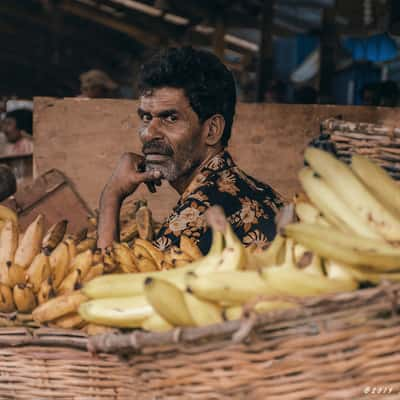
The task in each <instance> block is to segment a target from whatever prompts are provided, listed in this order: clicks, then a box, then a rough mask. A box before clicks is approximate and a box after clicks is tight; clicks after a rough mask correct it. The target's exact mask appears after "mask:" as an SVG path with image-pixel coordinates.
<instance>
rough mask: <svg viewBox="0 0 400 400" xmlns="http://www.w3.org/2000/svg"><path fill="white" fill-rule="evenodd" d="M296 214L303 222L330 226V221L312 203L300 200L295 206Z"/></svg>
mask: <svg viewBox="0 0 400 400" xmlns="http://www.w3.org/2000/svg"><path fill="white" fill-rule="evenodd" d="M295 209H296V215H297V217H298V218H299V220H300V221H301V222H305V223H308V224H320V225H324V226H329V225H330V224H329V222H328V221H327V220H326V219H325V218H324V217H323V216H322V214H321V212H320V211H319V210H318V209H317V208H316V207H314V206H313V205H312V204H310V203H306V202H305V201H299V202H297V203H296V206H295Z"/></svg>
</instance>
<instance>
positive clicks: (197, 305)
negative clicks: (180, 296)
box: [184, 292, 223, 326]
mask: <svg viewBox="0 0 400 400" xmlns="http://www.w3.org/2000/svg"><path fill="white" fill-rule="evenodd" d="M184 299H185V303H186V306H187V308H188V310H189V313H190V316H191V318H192V320H193V322H194V324H195V326H205V325H211V324H218V323H220V322H223V318H222V308H221V307H220V306H218V305H217V304H215V303H212V302H210V301H206V300H202V299H199V298H198V297H196V296H194V295H193V294H192V293H189V292H185V293H184Z"/></svg>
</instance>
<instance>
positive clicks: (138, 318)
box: [79, 296, 154, 328]
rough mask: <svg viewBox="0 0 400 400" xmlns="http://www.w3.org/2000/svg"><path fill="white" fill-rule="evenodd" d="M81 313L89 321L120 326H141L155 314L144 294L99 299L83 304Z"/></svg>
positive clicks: (80, 308) (80, 309)
mask: <svg viewBox="0 0 400 400" xmlns="http://www.w3.org/2000/svg"><path fill="white" fill-rule="evenodd" d="M79 315H80V316H81V317H82V318H83V319H84V320H85V321H88V322H91V323H96V324H100V325H107V326H113V327H119V328H140V326H141V325H142V323H143V321H144V320H146V319H147V318H149V317H150V316H152V315H154V310H153V307H152V306H151V305H150V304H149V302H148V301H147V299H146V298H145V297H144V296H134V297H119V298H117V299H114V298H109V299H97V300H91V301H88V302H87V303H84V304H82V305H81V306H80V307H79Z"/></svg>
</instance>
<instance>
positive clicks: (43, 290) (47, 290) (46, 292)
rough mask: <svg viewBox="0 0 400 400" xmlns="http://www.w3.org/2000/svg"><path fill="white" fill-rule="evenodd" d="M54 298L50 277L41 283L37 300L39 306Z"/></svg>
mask: <svg viewBox="0 0 400 400" xmlns="http://www.w3.org/2000/svg"><path fill="white" fill-rule="evenodd" d="M54 296H55V291H54V289H53V281H52V280H51V277H50V278H48V279H47V280H45V281H44V282H42V284H41V285H40V289H39V292H38V293H37V300H38V303H39V304H43V303H46V301H49V300H50V299H51V298H52V297H54Z"/></svg>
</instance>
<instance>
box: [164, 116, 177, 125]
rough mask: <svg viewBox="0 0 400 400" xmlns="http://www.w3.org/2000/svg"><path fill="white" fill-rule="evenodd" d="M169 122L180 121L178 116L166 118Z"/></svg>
mask: <svg viewBox="0 0 400 400" xmlns="http://www.w3.org/2000/svg"><path fill="white" fill-rule="evenodd" d="M165 120H166V121H167V122H170V123H173V122H176V121H177V120H178V117H177V116H176V115H168V117H166V118H165Z"/></svg>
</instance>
